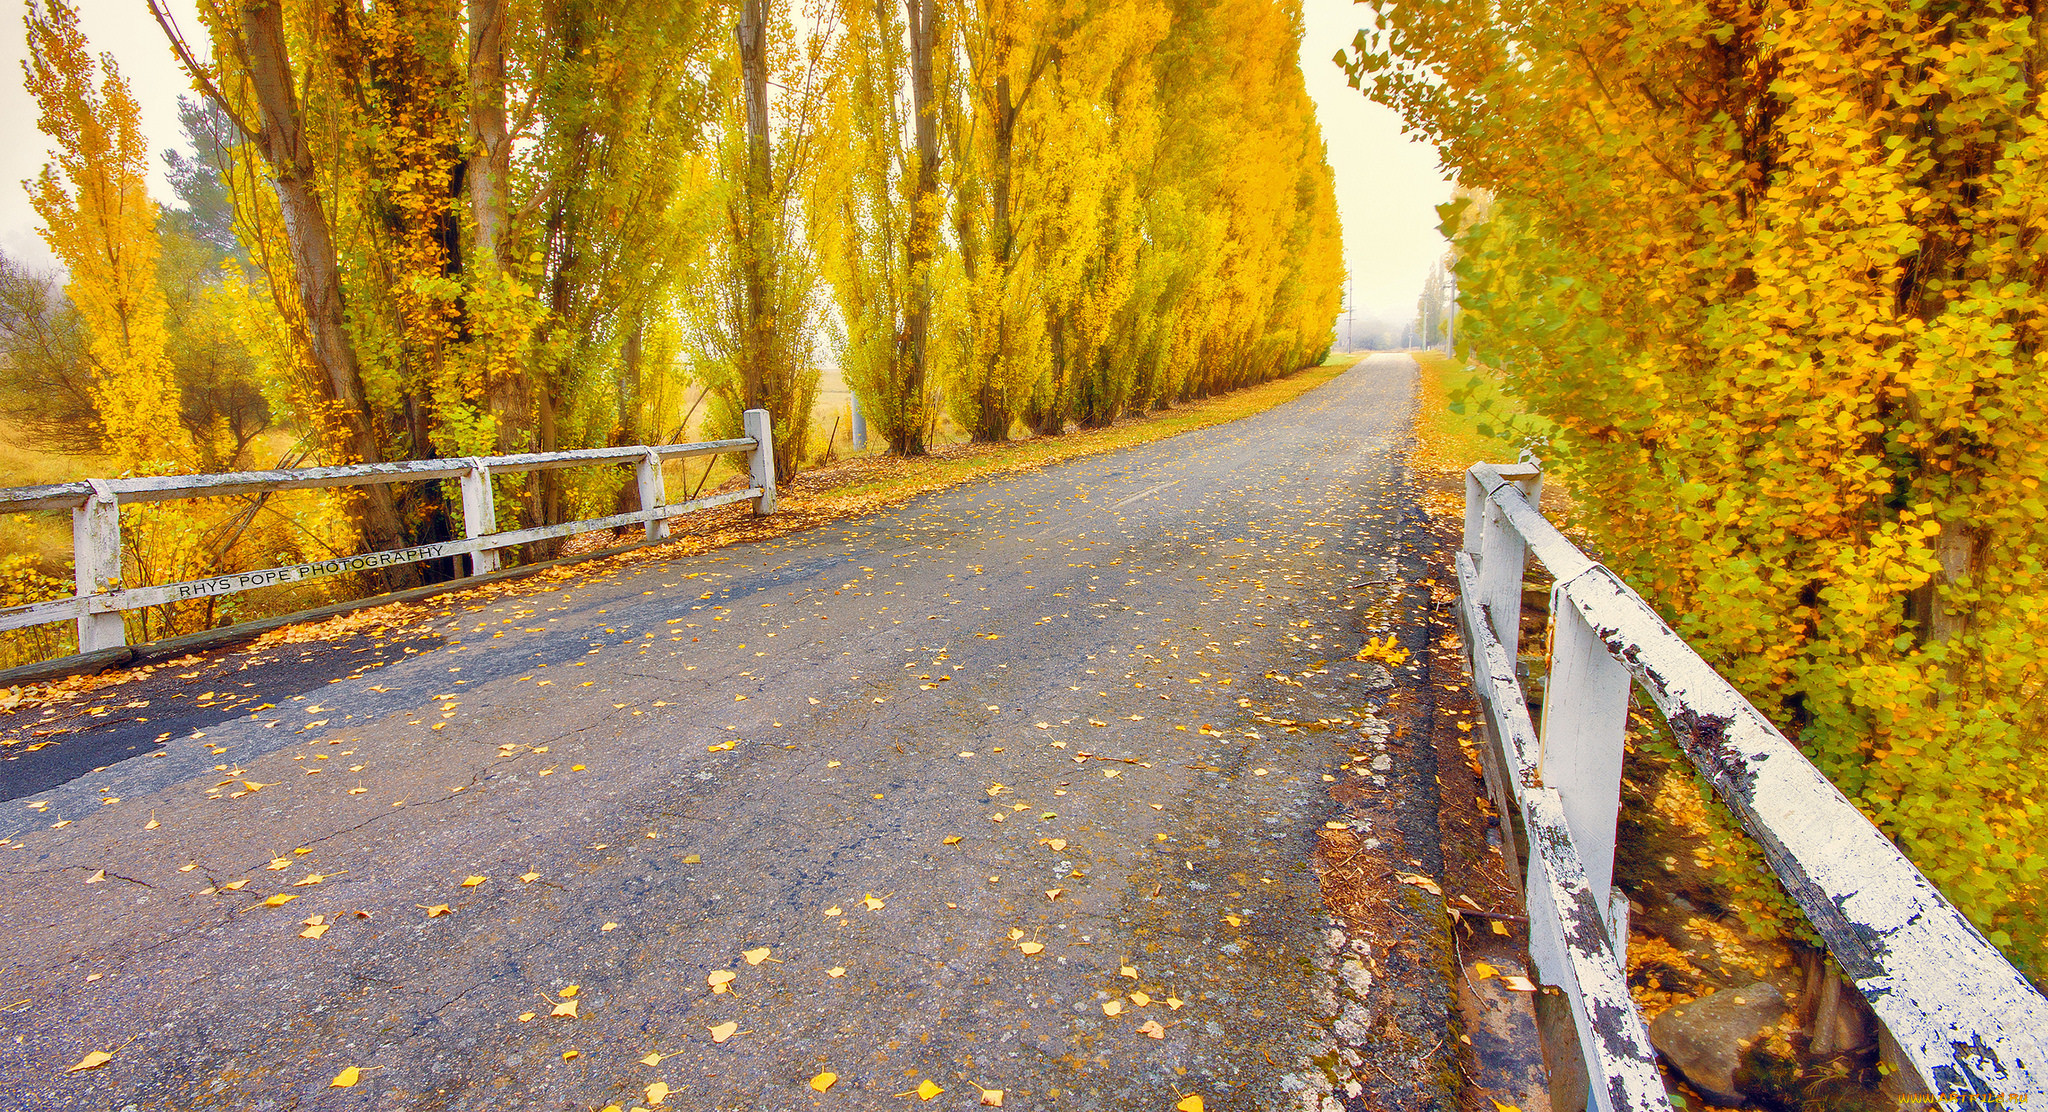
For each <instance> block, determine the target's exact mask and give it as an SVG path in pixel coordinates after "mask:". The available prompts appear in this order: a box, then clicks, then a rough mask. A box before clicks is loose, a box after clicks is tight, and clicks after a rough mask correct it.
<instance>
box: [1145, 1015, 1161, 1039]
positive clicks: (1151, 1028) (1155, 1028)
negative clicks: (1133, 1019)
mask: <svg viewBox="0 0 2048 1112" xmlns="http://www.w3.org/2000/svg"><path fill="white" fill-rule="evenodd" d="M1138 1033H1139V1034H1141V1035H1146V1036H1149V1037H1151V1038H1155V1039H1163V1038H1165V1037H1166V1028H1164V1027H1161V1026H1159V1021H1158V1020H1156V1019H1148V1020H1146V1021H1145V1022H1143V1023H1140V1024H1138Z"/></svg>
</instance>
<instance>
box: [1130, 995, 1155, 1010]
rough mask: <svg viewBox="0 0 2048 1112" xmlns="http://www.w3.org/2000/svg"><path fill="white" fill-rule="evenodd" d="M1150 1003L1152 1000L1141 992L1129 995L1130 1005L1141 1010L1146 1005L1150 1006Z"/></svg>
mask: <svg viewBox="0 0 2048 1112" xmlns="http://www.w3.org/2000/svg"><path fill="white" fill-rule="evenodd" d="M1151 1002H1152V998H1151V997H1150V996H1147V995H1145V994H1144V993H1142V992H1134V993H1132V994H1131V1003H1133V1004H1136V1005H1137V1006H1139V1007H1141V1008H1142V1007H1144V1006H1145V1005H1147V1004H1150V1003H1151Z"/></svg>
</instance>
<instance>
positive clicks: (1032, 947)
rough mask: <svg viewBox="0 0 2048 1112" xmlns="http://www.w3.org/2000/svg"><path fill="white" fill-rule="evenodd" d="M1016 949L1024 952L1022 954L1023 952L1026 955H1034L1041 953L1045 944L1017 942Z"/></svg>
mask: <svg viewBox="0 0 2048 1112" xmlns="http://www.w3.org/2000/svg"><path fill="white" fill-rule="evenodd" d="M1017 948H1018V949H1019V950H1022V951H1024V952H1025V953H1027V954H1036V953H1040V952H1042V951H1043V950H1044V949H1045V943H1043V942H1019V943H1017Z"/></svg>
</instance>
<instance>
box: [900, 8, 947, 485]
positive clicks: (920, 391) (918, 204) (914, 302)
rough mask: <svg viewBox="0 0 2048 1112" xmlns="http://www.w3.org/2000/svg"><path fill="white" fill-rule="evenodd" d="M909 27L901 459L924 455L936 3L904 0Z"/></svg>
mask: <svg viewBox="0 0 2048 1112" xmlns="http://www.w3.org/2000/svg"><path fill="white" fill-rule="evenodd" d="M904 6H905V15H906V16H907V17H908V23H909V28H910V106H911V110H912V111H913V112H914V113H915V114H916V121H915V134H916V136H917V177H916V179H915V180H914V182H913V183H912V186H911V191H910V235H909V237H908V241H907V243H906V245H905V260H904V261H905V262H906V263H907V264H908V265H907V269H906V272H905V273H906V277H907V278H908V279H909V284H910V291H909V292H910V305H909V307H908V311H907V312H906V313H905V314H904V321H903V333H904V345H903V346H904V349H905V350H904V355H905V363H906V366H905V368H904V370H905V374H906V377H907V379H908V381H907V382H905V383H904V393H905V394H906V395H907V396H906V397H905V399H904V401H905V405H904V410H905V413H904V422H903V425H904V430H905V433H904V443H903V444H902V445H901V451H902V454H903V455H906V456H921V455H924V454H925V442H924V389H925V380H926V377H927V375H926V369H925V364H926V352H927V350H928V349H929V347H930V344H931V319H932V255H933V253H934V250H935V248H936V246H937V244H938V238H939V120H938V105H937V104H935V103H934V102H933V100H932V49H933V42H934V40H936V39H937V37H938V35H937V31H938V0H905V5H904Z"/></svg>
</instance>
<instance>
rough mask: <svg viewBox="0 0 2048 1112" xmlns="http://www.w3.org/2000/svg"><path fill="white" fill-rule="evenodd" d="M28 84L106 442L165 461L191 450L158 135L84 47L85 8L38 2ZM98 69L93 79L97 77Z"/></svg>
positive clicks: (132, 463) (39, 195)
mask: <svg viewBox="0 0 2048 1112" xmlns="http://www.w3.org/2000/svg"><path fill="white" fill-rule="evenodd" d="M27 24H28V45H29V58H28V62H27V67H26V68H27V86H28V91H29V93H30V95H31V96H33V97H34V98H35V101H36V107H37V109H38V111H39V115H38V117H37V121H36V122H37V126H38V127H40V128H41V129H42V131H43V133H44V134H45V135H47V136H49V137H50V139H51V140H52V142H53V143H54V145H55V147H56V160H55V161H54V162H52V163H49V164H46V165H45V166H44V167H43V172H42V174H41V175H40V176H39V177H38V178H37V179H36V180H35V181H34V182H33V183H32V184H31V185H30V187H29V193H30V199H31V201H32V203H33V204H34V205H35V209H36V213H37V215H39V216H41V217H42V218H43V223H44V229H43V238H44V239H45V240H46V241H48V243H49V245H50V250H51V252H52V253H54V254H55V255H56V256H57V257H58V258H59V259H61V260H63V262H64V265H65V266H66V267H67V268H68V269H69V270H70V272H71V281H70V284H69V285H68V286H67V287H66V292H68V293H69V294H70V295H71V300H72V303H73V304H74V305H76V306H77V307H78V312H79V315H80V317H81V318H83V320H84V322H85V325H86V328H87V330H88V333H89V337H90V338H89V342H88V347H87V350H88V353H89V357H90V359H91V361H92V371H93V387H94V393H95V397H94V403H95V406H96V408H97V409H98V411H99V415H100V421H101V424H102V426H103V428H102V435H103V440H104V443H105V446H106V447H107V449H108V450H109V451H110V452H111V453H112V454H113V455H114V457H115V458H116V459H117V460H118V461H119V462H120V464H121V465H122V466H123V467H125V468H137V469H148V470H163V469H165V468H167V467H175V466H176V465H177V463H178V462H179V461H180V460H181V458H182V457H183V456H184V455H185V454H186V451H185V447H186V446H185V445H184V444H183V443H182V442H181V441H182V437H181V436H180V433H179V429H180V426H179V423H178V418H179V416H180V412H179V392H178V386H177V382H176V380H175V379H174V378H173V376H172V373H171V362H170V359H169V358H168V357H167V356H166V354H165V342H166V330H165V320H164V314H165V300H164V294H163V289H162V287H161V286H160V285H159V284H158V281H157V272H156V261H157V254H158V242H157V233H156V205H155V204H154V203H153V202H152V201H151V200H150V199H149V191H148V188H147V184H146V175H147V173H148V163H149V146H148V140H147V138H146V137H144V135H143V134H142V124H141V115H140V110H139V109H138V107H137V105H136V103H135V98H134V96H133V94H131V93H130V92H129V89H128V83H127V81H126V80H124V79H123V78H122V77H121V74H120V71H119V70H118V69H117V68H116V67H115V65H114V59H113V56H112V55H109V54H103V55H101V56H100V58H99V59H98V62H97V64H95V62H94V59H93V58H92V57H91V56H90V55H89V54H88V53H87V51H86V43H85V34H84V32H83V31H81V30H80V29H79V26H78V13H77V12H76V11H74V10H73V9H72V8H70V7H69V6H67V5H66V4H64V3H63V2H62V0H53V2H52V3H49V4H47V5H40V6H38V7H35V8H32V9H30V12H29V15H28V17H27ZM95 77H97V78H98V85H97V87H95V85H94V79H95Z"/></svg>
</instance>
